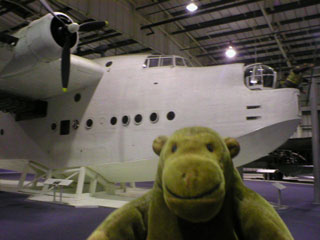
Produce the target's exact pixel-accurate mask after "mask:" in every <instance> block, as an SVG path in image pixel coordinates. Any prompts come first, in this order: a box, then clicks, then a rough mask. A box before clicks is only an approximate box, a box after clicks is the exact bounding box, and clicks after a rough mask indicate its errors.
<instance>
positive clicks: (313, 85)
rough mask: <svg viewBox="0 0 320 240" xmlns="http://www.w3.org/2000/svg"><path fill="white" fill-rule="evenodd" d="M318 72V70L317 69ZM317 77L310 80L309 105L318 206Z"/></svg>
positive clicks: (319, 151)
mask: <svg viewBox="0 0 320 240" xmlns="http://www.w3.org/2000/svg"><path fill="white" fill-rule="evenodd" d="M318 70H320V68H319V69H318ZM318 78H320V77H319V76H313V77H312V79H311V89H310V104H311V123H312V156H313V174H314V203H315V204H320V143H319V141H320V139H319V117H318V109H317V105H318V103H317V101H318V94H317V93H318V86H317V85H318V83H317V79H318Z"/></svg>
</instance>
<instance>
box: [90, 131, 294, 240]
mask: <svg viewBox="0 0 320 240" xmlns="http://www.w3.org/2000/svg"><path fill="white" fill-rule="evenodd" d="M153 149H154V151H155V153H157V154H160V160H159V166H158V172H157V177H156V181H155V184H154V187H153V189H152V190H150V191H149V192H148V193H146V194H145V195H144V196H142V197H140V198H138V199H136V200H134V201H132V202H130V203H128V204H126V205H125V206H124V207H122V208H120V209H117V210H116V211H114V212H113V213H112V214H110V215H109V216H108V217H107V219H106V220H105V221H104V222H103V223H102V224H101V225H100V226H99V227H98V228H97V229H96V230H95V231H94V232H93V233H92V235H91V236H90V237H89V239H90V240H122V239H123V240H131V239H132V240H134V239H135V240H136V239H139V240H140V239H141V240H145V239H148V240H157V239H159V240H160V239H164V240H171V239H174V240H185V239H239V240H240V239H277V240H278V239H288V240H289V239H293V238H292V236H291V234H290V232H289V230H288V229H287V227H286V225H285V224H284V223H283V221H282V220H281V218H280V217H279V215H278V214H277V213H276V211H275V210H274V209H273V208H272V206H271V205H270V204H269V203H268V202H267V201H266V200H264V199H263V198H262V197H261V196H260V195H259V194H257V193H255V192H253V191H252V190H250V189H248V188H247V187H245V185H244V184H243V182H242V180H241V178H240V175H239V173H238V172H237V170H236V169H235V168H234V167H233V164H232V159H231V158H232V157H235V156H236V155H237V154H238V152H239V145H238V143H237V141H236V140H235V139H232V138H227V139H225V140H223V139H222V138H221V137H220V136H219V135H218V134H217V133H216V132H214V131H212V130H211V129H208V128H202V127H193V128H185V129H181V130H178V131H177V132H175V133H174V134H173V135H172V136H171V137H170V138H166V137H164V136H161V137H159V138H157V139H156V140H155V141H154V145H153Z"/></svg>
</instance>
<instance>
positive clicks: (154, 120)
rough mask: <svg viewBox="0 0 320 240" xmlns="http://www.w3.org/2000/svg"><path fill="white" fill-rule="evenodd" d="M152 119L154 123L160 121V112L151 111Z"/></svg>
mask: <svg viewBox="0 0 320 240" xmlns="http://www.w3.org/2000/svg"><path fill="white" fill-rule="evenodd" d="M150 121H151V122H152V123H156V122H158V121H159V116H158V114H157V113H155V112H154V113H151V114H150Z"/></svg>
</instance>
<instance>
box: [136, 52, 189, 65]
mask: <svg viewBox="0 0 320 240" xmlns="http://www.w3.org/2000/svg"><path fill="white" fill-rule="evenodd" d="M165 66H183V67H185V66H187V67H192V65H191V64H190V62H189V61H188V60H187V59H184V58H182V57H178V56H165V55H164V56H162V55H151V56H148V57H147V59H146V60H145V61H144V64H143V65H142V67H143V68H151V67H165Z"/></svg>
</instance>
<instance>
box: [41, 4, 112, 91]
mask: <svg viewBox="0 0 320 240" xmlns="http://www.w3.org/2000/svg"><path fill="white" fill-rule="evenodd" d="M40 2H41V4H42V5H43V7H44V8H45V9H46V10H47V11H48V12H49V13H50V14H51V15H52V16H53V17H54V18H55V19H57V20H58V21H59V22H60V23H61V24H62V27H61V29H60V31H61V33H62V35H64V37H65V42H64V44H63V47H62V55H61V79H62V90H63V91H64V92H66V91H67V89H68V84H69V75H70V48H71V47H72V46H71V42H72V36H73V34H76V33H78V32H89V31H95V30H98V29H101V28H103V27H105V26H107V25H108V22H107V21H91V22H85V23H82V24H80V25H79V24H78V23H67V22H65V21H63V20H62V19H61V18H59V16H58V15H56V14H55V13H54V11H53V10H52V8H51V7H50V5H49V4H48V3H47V1H46V0H40Z"/></svg>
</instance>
